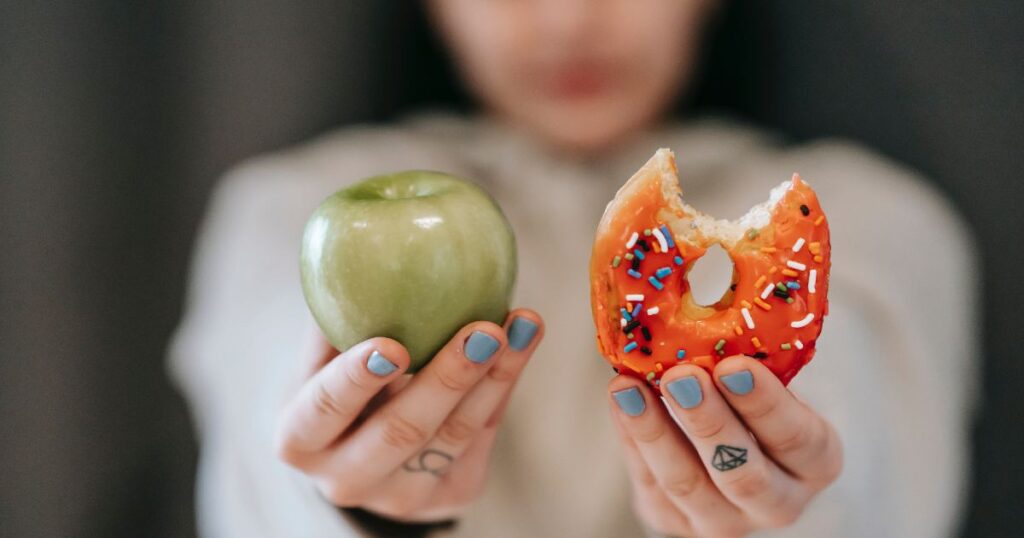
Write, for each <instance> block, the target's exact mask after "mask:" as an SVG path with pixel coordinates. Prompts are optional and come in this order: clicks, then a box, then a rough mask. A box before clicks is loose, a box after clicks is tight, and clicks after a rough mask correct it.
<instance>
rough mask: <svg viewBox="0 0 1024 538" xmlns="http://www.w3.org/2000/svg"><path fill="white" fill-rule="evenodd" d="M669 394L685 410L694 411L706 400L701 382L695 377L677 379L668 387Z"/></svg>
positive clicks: (666, 386)
mask: <svg viewBox="0 0 1024 538" xmlns="http://www.w3.org/2000/svg"><path fill="white" fill-rule="evenodd" d="M665 388H667V389H668V393H669V394H671V395H672V399H673V400H675V401H676V403H677V404H679V406H680V407H682V408H683V409H693V408H694V407H697V406H698V405H700V402H702V401H703V400H704V393H703V392H701V390H700V381H697V378H696V377H694V376H692V375H691V376H686V377H681V378H679V379H676V380H674V381H672V382H670V383H668V384H667V385H665Z"/></svg>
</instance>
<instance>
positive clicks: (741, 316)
mask: <svg viewBox="0 0 1024 538" xmlns="http://www.w3.org/2000/svg"><path fill="white" fill-rule="evenodd" d="M714 244H719V245H721V246H722V248H723V249H725V251H726V252H727V253H728V254H729V257H730V258H731V259H732V262H733V275H732V284H731V285H730V287H729V289H728V290H727V291H726V292H725V294H724V295H723V296H722V298H721V299H720V300H719V301H718V302H717V303H715V304H713V305H709V306H702V305H699V304H697V303H696V302H695V301H694V300H693V297H692V296H691V294H690V283H689V282H688V280H687V273H688V272H689V269H690V268H691V267H692V266H693V263H694V262H695V261H696V260H698V259H700V257H701V256H703V255H704V253H705V252H706V251H707V249H708V247H710V246H712V245H714ZM829 255H830V247H829V231H828V221H827V220H826V218H825V214H824V213H823V212H822V210H821V206H820V205H819V204H818V198H817V196H816V195H815V194H814V191H813V190H811V188H810V186H808V185H807V183H805V182H804V181H802V180H801V179H800V177H799V176H797V175H794V176H793V179H792V180H790V181H786V182H784V183H782V184H781V185H779V186H778V187H776V188H774V189H772V191H771V195H770V197H769V199H768V201H767V202H764V203H762V204H760V205H757V206H755V207H753V208H751V209H750V211H748V212H747V214H746V215H744V216H743V217H740V218H739V219H737V220H735V221H725V220H715V219H714V218H712V217H710V216H708V215H705V214H703V213H701V212H699V211H697V210H695V209H694V208H692V207H690V206H689V205H687V204H686V203H685V202H684V201H683V198H682V192H681V190H680V187H679V178H678V175H677V171H676V163H675V156H674V155H673V154H672V152H671V151H669V150H667V149H661V150H658V152H657V153H655V155H654V157H652V158H651V159H650V160H649V161H648V162H647V164H645V165H644V166H643V168H641V169H640V170H639V171H638V172H637V173H636V174H634V175H633V177H632V178H630V179H629V181H627V182H626V184H625V185H624V186H623V187H622V188H621V189H620V190H619V192H618V193H617V194H616V195H615V199H614V200H612V201H611V203H609V204H608V207H607V209H605V212H604V216H603V217H602V218H601V222H600V224H599V225H598V228H597V237H596V239H595V241H594V249H593V253H592V256H591V260H590V285H591V289H590V291H591V309H592V311H593V315H594V323H595V325H596V326H597V344H598V347H599V349H600V351H601V353H602V354H603V355H604V356H605V357H606V358H607V359H608V361H609V362H610V363H611V364H612V366H613V367H614V368H615V370H616V371H617V372H620V373H625V374H630V375H635V376H639V377H641V378H643V379H646V380H647V381H648V382H650V383H651V384H653V385H658V384H659V383H660V381H659V380H660V378H661V375H662V372H663V371H665V370H666V369H668V368H670V367H672V366H673V365H675V364H677V363H680V362H689V363H693V364H697V365H699V366H701V367H704V368H706V369H708V370H710V369H711V368H713V367H714V365H715V363H716V362H718V361H719V360H720V359H721V358H724V357H727V356H730V355H738V354H744V355H748V356H750V357H754V358H756V359H759V360H761V361H763V362H764V364H765V365H766V366H767V367H768V368H769V369H771V371H772V372H774V373H775V375H776V376H778V377H779V379H781V380H782V382H783V383H789V381H790V380H791V379H792V378H793V376H795V375H796V373H797V372H798V371H799V370H800V368H801V367H803V366H804V365H805V364H807V363H808V362H810V360H811V358H813V357H814V348H815V342H816V341H817V339H818V335H819V334H820V333H821V327H822V321H823V319H824V317H825V315H826V314H827V313H828V275H829V264H830V261H829Z"/></svg>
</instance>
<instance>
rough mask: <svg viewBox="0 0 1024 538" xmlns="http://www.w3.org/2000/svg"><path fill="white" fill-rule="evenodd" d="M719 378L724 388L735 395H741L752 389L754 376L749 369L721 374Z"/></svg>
mask: <svg viewBox="0 0 1024 538" xmlns="http://www.w3.org/2000/svg"><path fill="white" fill-rule="evenodd" d="M720 379H721V380H722V384H723V385H725V388H727V389H729V392H731V393H733V394H735V395H737V396H743V395H744V394H746V393H748V392H750V391H752V390H754V376H753V375H752V374H751V373H750V370H741V371H739V372H736V373H735V374H729V375H723V376H722V377H721V378H720Z"/></svg>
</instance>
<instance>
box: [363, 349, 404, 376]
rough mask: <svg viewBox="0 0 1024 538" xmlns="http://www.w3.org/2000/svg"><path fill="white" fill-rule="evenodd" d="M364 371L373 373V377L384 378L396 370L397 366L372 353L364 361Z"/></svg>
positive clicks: (382, 356)
mask: <svg viewBox="0 0 1024 538" xmlns="http://www.w3.org/2000/svg"><path fill="white" fill-rule="evenodd" d="M366 369H367V370H369V371H371V372H373V374H374V375H378V376H380V377H384V376H386V375H388V374H390V373H391V372H394V371H395V370H397V369H398V366H396V365H395V363H393V362H391V361H389V360H387V359H385V358H384V355H381V354H380V353H379V352H377V351H374V352H373V353H370V358H369V359H366Z"/></svg>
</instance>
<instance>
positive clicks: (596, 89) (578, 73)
mask: <svg viewBox="0 0 1024 538" xmlns="http://www.w3.org/2000/svg"><path fill="white" fill-rule="evenodd" d="M611 87H612V77H611V71H610V70H609V69H606V68H603V67H600V66H597V65H593V64H590V65H587V64H579V63H577V64H568V65H563V66H560V67H558V68H556V69H554V70H553V71H552V73H551V74H550V75H549V76H548V77H547V80H546V82H545V90H546V92H545V93H547V94H548V95H550V96H552V97H555V98H556V99H565V100H573V99H587V98H593V97H596V96H599V95H601V94H604V93H607V92H608V91H609V90H610V89H611Z"/></svg>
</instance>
